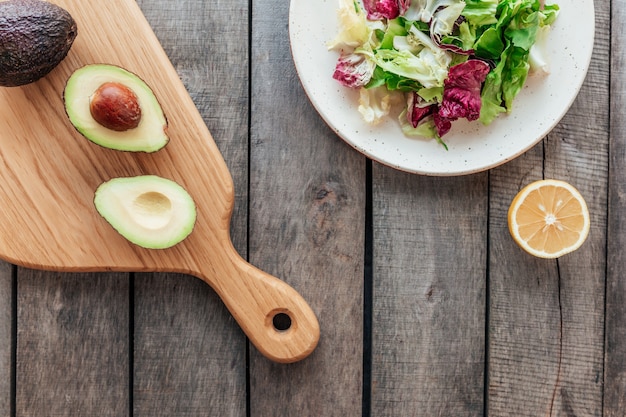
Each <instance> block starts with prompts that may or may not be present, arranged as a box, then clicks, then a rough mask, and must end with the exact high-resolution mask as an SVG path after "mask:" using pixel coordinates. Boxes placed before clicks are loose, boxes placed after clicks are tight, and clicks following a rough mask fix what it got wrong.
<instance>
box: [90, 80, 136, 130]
mask: <svg viewBox="0 0 626 417" xmlns="http://www.w3.org/2000/svg"><path fill="white" fill-rule="evenodd" d="M89 111H90V112H91V116H92V117H93V118H94V120H95V121H96V122H98V123H100V124H101V125H102V126H104V127H106V128H107V129H111V130H115V131H116V132H124V131H126V130H130V129H134V128H136V127H137V126H139V122H140V121H141V107H140V106H139V99H138V98H137V95H136V94H135V93H134V92H133V90H131V89H130V88H128V87H127V86H125V85H123V84H120V83H116V82H106V83H104V84H102V85H101V86H100V87H98V89H97V90H96V91H95V92H94V93H93V95H92V96H91V99H90V101H89Z"/></svg>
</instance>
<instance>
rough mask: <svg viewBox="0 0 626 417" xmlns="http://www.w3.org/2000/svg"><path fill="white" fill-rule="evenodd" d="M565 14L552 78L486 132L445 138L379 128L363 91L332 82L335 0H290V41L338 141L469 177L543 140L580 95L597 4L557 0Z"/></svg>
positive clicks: (400, 165) (556, 34)
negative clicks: (366, 113) (363, 104)
mask: <svg viewBox="0 0 626 417" xmlns="http://www.w3.org/2000/svg"><path fill="white" fill-rule="evenodd" d="M556 3H557V4H558V5H559V7H560V14H559V16H558V18H557V20H556V22H555V23H554V25H553V27H552V30H551V32H550V35H549V40H548V42H549V45H548V46H549V48H548V50H549V53H548V54H547V56H548V58H549V65H550V73H549V74H547V75H540V74H533V75H530V76H529V77H528V79H527V82H526V85H525V86H524V88H523V90H522V91H521V92H520V94H519V95H518V96H517V97H516V100H515V102H514V108H513V111H512V112H510V113H509V114H506V115H501V116H500V117H498V119H496V120H495V121H494V122H493V123H492V124H490V125H489V126H484V125H482V124H481V123H478V122H472V123H470V122H466V121H457V122H455V123H454V124H453V128H452V130H451V131H450V132H449V133H448V134H447V135H446V136H444V140H445V142H446V144H447V145H448V150H445V149H444V148H443V147H442V146H441V145H440V144H439V143H437V141H436V140H434V139H417V138H408V137H406V136H404V135H403V134H402V131H401V130H400V126H399V124H398V121H397V120H396V119H395V118H393V117H389V118H387V119H386V120H385V121H383V122H382V123H380V124H378V125H376V126H370V125H368V124H367V123H365V122H364V121H363V120H362V119H361V116H360V114H359V112H358V111H357V105H358V104H357V102H358V93H357V92H356V91H354V90H352V89H348V88H345V87H343V86H341V85H340V84H339V83H338V82H337V81H335V80H333V79H332V73H333V70H334V67H335V63H336V60H337V57H338V53H337V52H333V51H328V49H327V46H326V45H327V43H328V41H329V40H331V39H333V38H334V36H335V35H336V33H337V31H338V22H337V8H338V0H291V3H290V8H289V39H290V44H291V53H292V57H293V60H294V64H295V67H296V71H297V73H298V76H299V78H300V81H301V83H302V86H303V88H304V90H305V92H306V94H307V96H308V97H309V100H310V101H311V103H312V104H313V106H314V107H315V109H316V110H317V112H318V113H319V114H320V116H321V117H322V119H323V120H324V121H325V122H326V123H327V124H328V125H329V126H330V127H331V129H333V130H334V131H335V132H336V133H337V135H338V136H340V137H341V138H342V139H343V140H345V141H346V142H347V143H348V144H350V145H351V146H352V147H353V148H355V149H356V150H358V151H359V152H361V153H363V154H364V155H366V156H367V157H369V158H371V159H373V160H375V161H378V162H380V163H382V164H385V165H387V166H390V167H393V168H396V169H398V170H401V171H406V172H411V173H415V174H422V175H433V176H453V175H466V174H471V173H476V172H480V171H484V170H487V169H490V168H494V167H496V166H498V165H501V164H503V163H505V162H507V161H510V160H512V159H514V158H516V157H517V156H519V155H521V154H523V153H524V152H526V151H527V150H529V149H530V148H532V147H533V146H534V145H536V144H537V143H538V142H539V141H540V140H541V139H543V138H544V137H545V136H546V135H547V134H548V133H549V132H550V131H551V130H552V129H553V128H554V127H555V126H556V124H557V123H558V122H559V121H560V120H561V118H562V117H563V116H564V115H565V114H566V113H567V111H568V110H569V108H570V106H571V105H572V103H573V101H574V99H575V98H576V96H577V95H578V92H579V90H580V87H581V86H582V84H583V82H584V80H585V77H586V75H587V70H588V68H589V64H590V61H591V55H592V52H593V43H594V30H595V29H594V28H595V20H594V19H595V18H594V5H593V0H571V1H569V2H565V1H562V0H557V1H556Z"/></svg>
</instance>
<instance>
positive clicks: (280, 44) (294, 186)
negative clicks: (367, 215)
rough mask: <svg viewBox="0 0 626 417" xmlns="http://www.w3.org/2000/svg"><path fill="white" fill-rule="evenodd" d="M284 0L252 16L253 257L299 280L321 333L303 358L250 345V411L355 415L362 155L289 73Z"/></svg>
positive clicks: (260, 4) (266, 3)
mask: <svg viewBox="0 0 626 417" xmlns="http://www.w3.org/2000/svg"><path fill="white" fill-rule="evenodd" d="M287 14H288V2H282V3H281V4H280V6H278V5H277V3H276V2H272V1H270V0H260V1H255V3H254V7H253V20H252V42H253V45H254V47H253V49H252V53H253V55H252V73H251V80H252V93H251V97H252V105H251V111H252V125H251V129H252V130H251V140H252V147H251V162H250V163H251V167H250V172H251V176H250V177H251V184H250V260H251V262H252V263H253V264H255V265H257V266H258V267H259V268H261V269H263V270H265V271H267V272H269V273H271V274H274V275H276V276H278V277H280V278H282V279H284V280H285V281H286V282H288V283H289V284H291V285H292V286H293V287H294V288H295V289H296V290H298V291H299V292H300V293H301V294H302V295H303V297H304V298H305V299H306V300H307V302H308V303H309V304H310V305H311V307H312V308H313V310H314V312H315V313H316V314H317V316H318V319H319V322H320V326H321V339H320V343H319V345H318V347H317V349H316V350H315V351H314V352H313V354H312V355H311V356H309V357H308V358H306V359H305V360H304V361H302V362H299V363H296V364H292V365H287V366H286V365H278V364H274V363H270V362H269V361H268V360H266V359H264V358H262V357H261V356H260V355H259V354H258V353H257V352H256V351H254V350H253V351H252V355H251V367H250V374H251V381H250V382H251V393H250V394H251V398H250V406H251V415H255V416H330V415H336V416H359V415H361V402H362V399H361V391H362V378H363V375H362V339H363V335H362V329H363V318H362V317H363V315H362V312H363V304H362V303H363V284H362V283H363V256H364V254H363V241H364V222H365V220H364V208H365V158H363V157H362V156H361V155H359V154H358V153H356V152H355V151H353V150H352V149H351V148H349V147H348V146H347V145H346V144H344V143H343V142H342V141H341V140H340V139H339V138H337V137H336V136H335V135H334V134H332V133H331V131H330V129H329V128H328V127H327V126H326V125H325V124H324V123H323V121H322V120H321V119H320V117H319V116H318V115H317V113H316V112H315V111H314V109H313V108H312V106H311V104H310V103H309V101H308V100H307V98H306V96H305V94H304V92H303V89H302V87H301V85H300V82H299V80H298V78H297V76H296V72H295V69H294V65H293V62H292V58H291V54H290V46H289V38H288V27H287V22H288V18H287Z"/></svg>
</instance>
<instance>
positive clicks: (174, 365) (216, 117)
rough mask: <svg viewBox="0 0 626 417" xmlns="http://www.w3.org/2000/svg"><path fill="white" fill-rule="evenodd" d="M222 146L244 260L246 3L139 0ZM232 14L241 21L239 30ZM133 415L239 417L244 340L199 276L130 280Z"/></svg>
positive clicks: (242, 408) (243, 392) (139, 276)
mask: <svg viewBox="0 0 626 417" xmlns="http://www.w3.org/2000/svg"><path fill="white" fill-rule="evenodd" d="M139 5H140V6H141V8H142V10H143V12H144V14H145V15H146V18H147V19H148V21H149V22H150V24H151V26H152V27H153V29H154V30H155V33H156V34H157V37H159V39H160V41H161V43H162V45H163V47H164V49H165V50H166V52H167V54H168V56H169V58H170V60H171V61H172V63H173V65H174V66H175V68H176V69H177V71H178V73H179V75H180V76H181V79H182V80H183V83H184V84H185V86H186V87H187V90H188V91H189V93H190V95H191V96H192V98H193V100H194V103H195V104H196V106H197V107H198V110H199V111H200V113H201V114H202V116H203V118H204V120H205V122H206V123H207V126H208V128H209V130H210V131H211V133H212V136H213V138H214V139H215V141H216V142H217V144H218V147H219V148H220V151H221V152H222V154H223V156H224V158H225V160H226V163H227V165H228V167H229V170H230V172H231V175H232V176H233V180H234V183H235V192H236V195H235V199H236V201H235V212H234V214H233V217H232V223H231V236H232V240H233V243H234V244H235V247H236V248H237V249H238V250H239V251H240V253H241V254H242V255H244V256H245V254H246V252H245V251H246V239H247V230H246V225H247V220H246V216H247V165H248V154H247V153H248V151H247V150H248V136H247V133H248V106H247V105H248V37H247V30H248V20H247V14H248V3H247V2H232V1H212V2H205V1H202V0H194V1H186V2H172V1H170V0H150V1H148V0H144V1H140V2H139ZM233 15H236V16H239V17H241V18H238V19H237V22H236V24H228V23H227V22H229V21H230V22H232V17H233ZM134 301H135V303H134V304H135V310H134V311H135V318H134V324H135V329H134V331H135V346H134V397H133V400H134V404H133V406H134V412H135V415H146V416H148V415H149V416H173V415H176V416H196V415H216V416H217V415H219V416H243V415H245V413H246V339H245V337H244V335H243V333H242V332H241V330H240V329H239V327H238V326H237V324H236V323H235V322H234V320H233V319H232V317H231V316H230V314H229V313H228V311H227V310H226V309H225V308H224V306H223V304H222V303H221V300H220V299H219V298H218V297H217V295H216V294H215V293H214V292H213V290H211V289H210V288H209V287H208V286H207V285H206V284H204V283H203V282H201V281H200V280H198V279H196V278H194V277H190V276H183V275H174V274H137V275H136V277H135V299H134Z"/></svg>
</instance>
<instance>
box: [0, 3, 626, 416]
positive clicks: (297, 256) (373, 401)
mask: <svg viewBox="0 0 626 417" xmlns="http://www.w3.org/2000/svg"><path fill="white" fill-rule="evenodd" d="M139 4H140V6H141V8H142V10H143V11H144V13H145V15H146V17H147V18H148V20H149V22H150V24H151V25H152V27H153V29H154V31H155V33H156V34H157V36H158V38H159V39H160V40H161V42H162V44H163V46H164V48H165V50H166V52H167V53H168V55H169V57H170V59H171V61H172V63H173V64H174V66H175V67H176V69H177V71H178V73H179V75H180V77H181V78H182V80H183V82H184V84H185V86H186V87H187V89H188V90H189V92H190V94H191V96H192V98H193V100H194V102H195V103H196V105H197V107H198V109H199V110H200V112H201V114H202V115H203V117H204V120H205V121H206V124H207V126H208V127H209V129H210V131H211V132H212V134H213V137H214V138H215V140H216V141H217V143H218V146H219V148H220V150H221V151H222V153H223V155H224V157H225V159H226V161H227V164H228V166H229V168H230V170H231V173H232V175H233V178H234V181H235V188H236V204H235V212H234V216H233V219H232V238H233V241H234V244H235V246H236V248H237V250H238V251H239V252H240V253H241V254H242V255H243V256H244V257H245V258H246V259H248V260H249V261H250V262H251V263H252V264H254V265H256V266H258V267H259V268H261V269H263V270H265V271H267V272H269V273H271V274H273V275H276V276H278V277H281V278H282V279H284V280H285V281H287V282H288V283H289V284H291V285H292V286H293V287H294V288H296V289H297V290H298V292H300V293H301V294H302V295H303V296H304V298H305V299H306V300H307V301H308V302H309V303H310V305H311V307H312V308H313V310H314V311H315V313H316V314H317V316H318V318H319V321H320V325H321V339H320V343H319V345H318V347H317V349H316V350H315V351H314V352H313V354H312V355H311V356H310V357H308V358H307V359H305V360H303V361H301V362H297V363H294V364H289V365H284V364H277V363H273V362H271V361H269V360H267V359H266V358H265V357H263V356H261V355H260V354H259V353H258V352H257V350H256V349H255V348H254V347H252V346H251V345H249V344H248V343H247V341H246V338H245V336H244V334H243V333H242V331H241V330H240V328H239V327H238V325H237V324H236V323H235V321H234V320H233V319H232V317H231V316H230V314H229V313H228V311H227V310H226V309H225V308H224V306H223V305H222V303H221V300H220V299H219V298H218V297H217V295H216V294H215V293H214V292H213V290H212V289H211V288H210V287H208V286H207V285H206V284H204V283H203V282H201V281H200V280H198V279H196V278H193V277H190V276H185V275H176V274H165V273H158V274H157V273H150V274H148V273H58V272H43V271H36V270H29V269H25V268H22V267H17V266H13V265H10V264H8V263H0V294H1V295H2V296H1V297H0V340H2V343H1V344H0V368H1V369H2V372H3V374H4V378H2V379H0V415H3V416H91V415H93V416H136V417H137V416H152V417H156V416H222V417H223V416H241V417H243V416H247V415H248V416H268V417H273V416H311V417H313V416H361V415H362V416H394V417H396V416H425V417H432V416H450V417H462V416H483V415H485V416H518V417H521V416H529V417H538V416H578V417H580V416H607V417H608V416H624V415H626V304H625V302H626V283H625V281H624V279H623V277H624V276H625V275H626V257H625V256H624V251H623V247H624V244H626V222H624V221H623V220H622V217H624V216H626V208H625V207H624V199H625V198H626V197H625V196H626V127H625V123H626V119H625V118H624V109H625V108H626V70H625V69H624V68H626V60H625V59H624V57H625V56H626V46H625V45H626V35H625V34H624V30H623V28H624V27H625V26H626V12H625V9H626V2H625V1H624V0H614V1H613V2H612V3H611V2H610V1H608V0H607V1H604V0H597V1H596V4H595V6H596V41H595V50H594V54H593V60H592V63H591V68H590V70H589V73H588V76H587V79H586V82H585V84H584V86H583V89H582V91H581V93H580V95H579V97H578V99H577V100H576V102H575V103H574V105H573V106H572V108H571V110H570V111H569V113H568V114H567V115H566V116H565V118H564V119H563V120H562V121H561V123H560V124H559V125H558V126H557V127H556V129H554V130H553V131H552V132H551V133H550V134H549V135H548V136H547V137H546V138H545V139H544V140H543V141H542V142H541V143H539V144H538V145H537V146H535V147H534V148H533V149H532V150H530V151H529V152H527V153H526V154H524V155H523V156H521V157H519V158H517V159H515V160H513V161H511V162H509V163H507V164H506V165H503V166H501V167H498V168H495V169H493V170H491V171H488V172H483V173H479V174H474V175H469V176H462V177H450V178H437V177H425V176H418V175H411V174H407V173H403V172H399V171H396V170H393V169H390V168H388V167H385V166H382V165H380V164H378V163H375V162H372V161H369V160H367V159H366V158H365V157H363V156H362V155H361V154H359V153H357V152H356V151H354V150H353V149H352V148H350V147H349V146H348V145H346V144H345V143H344V142H343V141H342V140H341V139H339V138H338V137H337V136H336V135H334V134H333V133H332V131H331V130H330V129H329V128H328V127H327V126H326V125H325V124H324V122H323V121H322V120H321V119H320V117H319V116H318V114H317V113H316V111H315V110H314V109H313V107H312V105H311V104H310V102H309V101H308V99H307V97H306V95H305V93H304V91H303V89H302V87H301V84H300V82H299V80H298V78H297V75H296V72H295V69H294V64H293V61H292V58H291V54H290V49H289V39H288V19H287V16H288V8H289V2H288V1H282V2H276V1H270V0H255V1H254V2H241V1H239V2H234V1H232V0H214V1H204V0H188V1H173V0H141V1H139ZM329 18H331V17H329ZM540 178H558V179H563V180H566V181H568V182H570V183H572V184H573V185H575V186H576V187H577V188H578V189H579V190H580V191H581V192H582V194H583V195H584V197H585V199H586V200H587V203H588V205H589V208H590V211H591V233H590V236H589V238H588V241H587V242H586V243H585V244H584V245H583V247H582V248H581V249H579V250H578V251H577V252H575V253H574V254H571V255H567V256H564V257H562V258H560V259H558V260H539V259H535V258H532V257H530V256H529V255H526V254H525V253H523V252H522V251H521V250H520V249H519V248H518V247H517V246H516V244H515V243H514V242H513V241H512V239H511V238H510V236H509V233H508V230H507V224H506V212H507V209H508V206H509V203H510V201H511V199H512V198H513V196H514V195H515V194H516V193H517V192H518V191H519V190H520V188H521V187H522V186H524V185H525V184H527V183H529V182H531V181H533V180H536V179H540Z"/></svg>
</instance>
